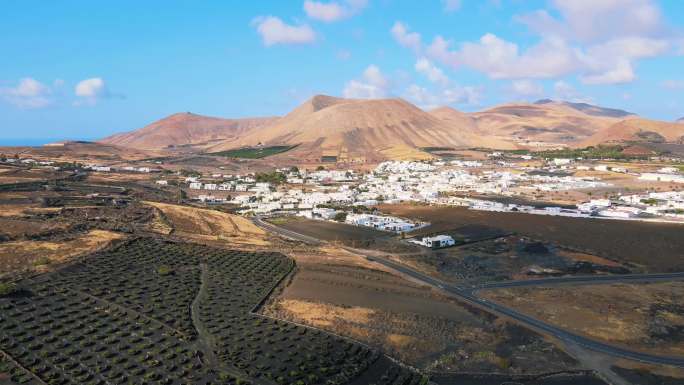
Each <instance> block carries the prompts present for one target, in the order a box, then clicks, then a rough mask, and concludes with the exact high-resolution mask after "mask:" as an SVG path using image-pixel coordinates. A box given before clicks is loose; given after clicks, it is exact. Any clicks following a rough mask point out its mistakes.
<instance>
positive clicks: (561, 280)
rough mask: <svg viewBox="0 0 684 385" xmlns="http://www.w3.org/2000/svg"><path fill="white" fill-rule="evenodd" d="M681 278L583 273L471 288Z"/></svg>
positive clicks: (680, 275)
mask: <svg viewBox="0 0 684 385" xmlns="http://www.w3.org/2000/svg"><path fill="white" fill-rule="evenodd" d="M681 280H684V272H682V273H662V274H622V275H581V276H573V277H554V278H540V279H528V280H523V281H501V282H490V283H483V284H481V285H475V286H472V287H471V290H484V289H502V288H507V287H524V286H554V285H599V284H611V283H649V282H671V281H681Z"/></svg>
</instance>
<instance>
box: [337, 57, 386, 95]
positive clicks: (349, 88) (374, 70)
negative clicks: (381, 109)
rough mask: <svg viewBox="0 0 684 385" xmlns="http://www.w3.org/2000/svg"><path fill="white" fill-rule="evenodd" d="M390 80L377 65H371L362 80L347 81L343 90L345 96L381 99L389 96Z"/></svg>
mask: <svg viewBox="0 0 684 385" xmlns="http://www.w3.org/2000/svg"><path fill="white" fill-rule="evenodd" d="M388 90H389V81H388V80H387V78H386V77H385V75H384V74H383V73H382V71H380V68H378V67H377V66H376V65H374V64H371V65H369V66H368V67H367V68H366V69H365V70H364V71H363V76H362V79H361V80H351V81H349V82H347V84H346V85H345V87H344V90H343V91H342V95H344V97H345V98H353V99H380V98H384V97H387V94H388Z"/></svg>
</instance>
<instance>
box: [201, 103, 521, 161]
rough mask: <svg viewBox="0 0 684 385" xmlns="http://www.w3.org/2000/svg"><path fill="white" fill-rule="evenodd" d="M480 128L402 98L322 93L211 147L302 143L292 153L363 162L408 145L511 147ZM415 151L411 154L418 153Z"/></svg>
mask: <svg viewBox="0 0 684 385" xmlns="http://www.w3.org/2000/svg"><path fill="white" fill-rule="evenodd" d="M474 128H475V127H474V126H468V125H465V126H455V125H453V124H450V123H449V122H447V121H444V120H442V119H440V118H438V117H436V116H434V115H433V114H430V113H427V112H425V111H423V110H421V109H419V108H418V107H416V106H414V105H413V104H411V103H408V102H406V101H405V100H402V99H375V100H365V99H364V100H358V99H341V98H335V97H331V96H324V95H317V96H314V97H313V98H311V99H310V100H308V101H306V102H305V103H303V104H302V105H300V106H299V107H297V108H296V109H295V110H293V111H292V112H290V113H289V114H287V115H286V116H284V117H282V118H280V119H278V120H276V121H275V122H273V123H272V124H268V125H265V126H264V127H262V128H260V129H257V130H254V131H252V132H251V133H248V134H247V135H245V136H244V137H242V138H239V139H237V140H227V141H224V142H222V143H220V144H218V145H216V146H213V147H212V148H210V149H209V150H210V151H222V150H226V149H230V148H235V147H240V146H254V145H258V144H262V145H282V144H289V145H295V144H296V145H298V147H297V148H296V149H295V150H292V151H290V152H288V153H287V154H288V155H289V156H296V157H298V158H300V159H302V158H305V159H311V160H314V159H318V158H320V157H321V156H335V157H337V159H338V160H347V161H362V160H377V159H382V158H388V157H389V158H401V157H402V156H401V155H397V154H406V153H407V151H406V150H407V149H414V150H415V149H419V148H421V147H431V146H448V147H471V146H479V145H481V144H486V145H488V146H490V147H497V148H498V147H501V146H504V147H505V148H510V145H509V144H507V143H505V142H503V141H497V140H489V138H482V137H481V136H479V135H478V134H477V132H476V131H474ZM414 155H416V154H415V152H414V153H413V154H411V155H410V156H408V157H414Z"/></svg>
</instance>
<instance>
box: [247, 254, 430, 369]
mask: <svg viewBox="0 0 684 385" xmlns="http://www.w3.org/2000/svg"><path fill="white" fill-rule="evenodd" d="M287 258H288V259H289V260H290V261H291V266H290V269H289V270H288V271H287V272H286V273H285V274H283V275H282V276H281V277H280V278H279V279H278V280H277V282H276V283H275V284H274V285H273V286H272V287H271V288H270V289H269V290H268V292H266V294H265V295H264V296H263V297H262V298H261V300H260V301H259V303H258V304H257V305H255V306H254V307H253V308H252V309H251V310H250V313H251V314H253V315H256V316H259V317H263V318H268V319H271V320H276V321H281V322H286V323H289V324H293V325H297V326H300V327H303V328H306V329H309V330H315V331H318V332H321V333H325V334H329V335H332V336H335V337H337V338H340V339H342V340H344V341H347V342H352V343H354V344H358V345H361V346H363V347H364V348H366V349H368V350H370V351H376V352H378V353H380V355H382V356H384V357H385V358H387V359H389V360H390V361H392V362H394V363H395V364H397V365H399V366H401V367H404V368H407V369H410V370H413V371H414V372H416V373H418V374H420V375H423V376H425V375H426V374H425V373H424V372H423V371H421V370H419V369H418V368H415V367H413V366H411V365H408V364H406V363H404V362H401V361H399V360H397V359H396V358H394V357H391V356H389V355H387V354H386V353H384V352H383V351H382V350H381V349H378V348H374V347H372V346H370V345H368V344H366V343H365V342H363V341H359V340H357V339H355V338H352V337H347V336H343V335H340V334H337V333H335V332H331V331H329V330H325V329H321V328H319V327H316V326H312V325H307V324H302V323H299V322H296V321H291V320H286V319H282V318H278V317H273V316H269V315H266V314H262V313H258V312H257V311H258V310H259V309H260V308H261V307H262V306H263V305H264V302H266V300H268V299H269V298H270V297H271V294H272V293H273V292H274V291H275V289H277V288H278V286H280V284H281V283H282V282H283V281H284V280H285V278H287V277H288V276H289V275H290V274H291V273H292V272H293V271H294V270H295V267H296V266H297V264H296V263H295V261H294V259H292V258H291V257H289V256H288V257H287ZM379 358H380V357H378V359H379ZM375 362H377V359H376V361H373V363H375ZM366 370H368V368H367V369H366ZM362 373H363V372H361V373H359V374H358V375H357V377H358V376H360V375H361V374H362Z"/></svg>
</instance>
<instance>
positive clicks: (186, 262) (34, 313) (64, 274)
mask: <svg viewBox="0 0 684 385" xmlns="http://www.w3.org/2000/svg"><path fill="white" fill-rule="evenodd" d="M293 268H294V262H293V261H292V260H291V259H290V258H288V257H286V256H284V255H282V254H279V253H268V252H245V251H234V250H224V249H217V248H210V247H206V246H200V245H195V244H188V243H174V242H168V241H161V240H158V239H156V238H136V239H133V240H129V241H127V242H124V243H120V244H118V245H117V246H114V247H111V248H109V249H106V250H103V251H100V252H97V253H95V254H91V255H89V256H87V257H85V258H84V259H82V260H80V261H79V262H76V263H74V264H72V265H70V266H68V267H65V268H62V269H59V270H57V271H54V272H51V273H46V274H43V275H39V276H36V277H34V278H32V279H26V280H23V281H20V282H17V283H16V285H13V286H11V287H9V288H8V290H4V291H3V293H2V294H0V309H1V310H0V353H1V359H0V369H1V370H0V373H1V374H0V383H17V384H40V385H46V384H49V385H52V384H60V385H62V384H98V385H105V384H107V385H109V384H165V385H171V384H178V385H180V384H202V385H208V384H265V385H266V384H268V385H275V384H299V385H308V384H359V385H360V384H378V385H379V384H388V385H389V384H397V385H399V384H401V385H410V384H422V383H426V379H425V378H424V377H422V376H420V375H419V374H417V373H415V372H414V371H412V370H409V369H406V368H404V367H402V366H400V365H398V364H396V363H394V362H393V361H391V360H390V359H389V358H387V357H385V356H384V355H382V354H380V353H379V352H377V351H376V350H373V349H371V348H369V347H366V346H364V345H362V344H360V343H357V342H354V341H351V340H348V339H345V338H343V337H339V336H335V335H331V334H329V333H325V332H323V331H320V330H317V329H314V328H310V327H305V326H300V325H296V324H292V323H289V322H286V321H282V320H278V319H274V318H268V317H265V316H262V315H259V314H256V313H255V310H256V309H257V308H258V307H259V305H260V304H261V302H263V300H264V299H265V298H266V297H267V296H268V295H269V294H270V292H271V291H272V289H273V288H274V287H275V286H277V285H278V284H279V283H280V281H281V280H283V278H284V277H286V276H287V275H288V274H289V273H290V272H291V271H292V269H293Z"/></svg>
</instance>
